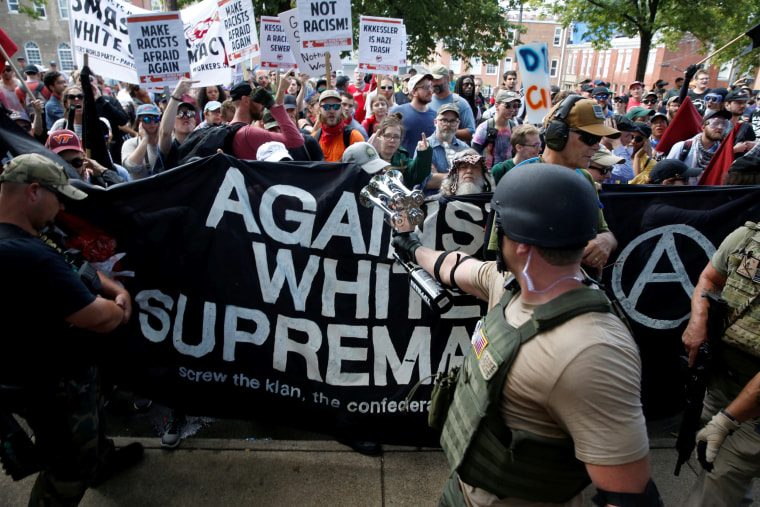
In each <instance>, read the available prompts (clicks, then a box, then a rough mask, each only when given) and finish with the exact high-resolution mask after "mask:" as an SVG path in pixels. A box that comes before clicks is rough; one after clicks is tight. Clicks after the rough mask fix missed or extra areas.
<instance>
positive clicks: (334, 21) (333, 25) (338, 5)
mask: <svg viewBox="0 0 760 507" xmlns="http://www.w3.org/2000/svg"><path fill="white" fill-rule="evenodd" d="M297 9H298V19H299V22H300V24H301V51H303V50H304V49H307V50H310V49H317V48H321V49H322V51H324V50H327V49H335V50H338V51H351V50H352V49H353V42H352V41H353V39H352V37H353V34H352V23H351V0H298V7H297Z"/></svg>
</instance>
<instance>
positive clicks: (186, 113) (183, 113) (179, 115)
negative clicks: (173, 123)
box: [159, 109, 195, 119]
mask: <svg viewBox="0 0 760 507" xmlns="http://www.w3.org/2000/svg"><path fill="white" fill-rule="evenodd" d="M177 118H195V111H190V110H187V109H185V110H184V111H180V112H178V113H177ZM159 119H160V118H159Z"/></svg>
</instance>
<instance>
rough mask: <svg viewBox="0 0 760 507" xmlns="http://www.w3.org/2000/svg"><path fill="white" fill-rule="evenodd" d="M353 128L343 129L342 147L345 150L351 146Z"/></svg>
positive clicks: (346, 127)
mask: <svg viewBox="0 0 760 507" xmlns="http://www.w3.org/2000/svg"><path fill="white" fill-rule="evenodd" d="M353 130H354V129H353V128H352V127H349V126H348V125H346V126H345V127H343V146H344V147H345V148H348V147H349V146H351V132H353Z"/></svg>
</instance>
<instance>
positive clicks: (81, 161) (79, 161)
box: [69, 157, 84, 169]
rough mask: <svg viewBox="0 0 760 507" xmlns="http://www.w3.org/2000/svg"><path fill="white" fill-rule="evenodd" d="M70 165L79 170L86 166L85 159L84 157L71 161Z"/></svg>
mask: <svg viewBox="0 0 760 507" xmlns="http://www.w3.org/2000/svg"><path fill="white" fill-rule="evenodd" d="M69 165H70V166H71V167H73V168H74V169H79V168H80V167H82V166H83V165H84V159H83V158H82V157H77V158H74V159H71V160H69Z"/></svg>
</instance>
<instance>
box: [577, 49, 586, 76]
mask: <svg viewBox="0 0 760 507" xmlns="http://www.w3.org/2000/svg"><path fill="white" fill-rule="evenodd" d="M587 58H588V54H586V52H585V51H584V52H583V56H582V57H581V71H580V73H579V74H581V75H585V74H586V59H587Z"/></svg>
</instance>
